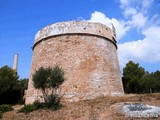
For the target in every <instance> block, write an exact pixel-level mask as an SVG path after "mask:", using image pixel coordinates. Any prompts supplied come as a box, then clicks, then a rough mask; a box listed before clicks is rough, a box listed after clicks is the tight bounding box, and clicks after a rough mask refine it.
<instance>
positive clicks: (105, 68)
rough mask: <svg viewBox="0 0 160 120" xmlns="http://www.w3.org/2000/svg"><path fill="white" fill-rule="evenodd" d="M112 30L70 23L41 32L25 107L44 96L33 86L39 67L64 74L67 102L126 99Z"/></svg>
mask: <svg viewBox="0 0 160 120" xmlns="http://www.w3.org/2000/svg"><path fill="white" fill-rule="evenodd" d="M112 28H113V29H110V28H108V27H106V26H105V25H103V24H100V23H91V22H85V21H69V22H60V23H55V24H52V25H48V26H46V27H44V28H43V29H41V30H40V31H38V33H37V34H36V36H35V41H34V45H33V56H32V68H31V73H30V79H29V84H28V90H27V93H26V104H29V103H33V102H34V101H35V100H41V99H42V94H41V92H40V91H39V90H36V89H35V88H34V86H33V82H32V75H33V74H34V73H35V71H36V70H38V68H40V67H48V66H50V67H52V66H55V65H56V64H57V65H58V66H59V67H61V68H62V69H63V70H64V72H65V82H64V83H63V84H62V86H61V93H63V94H64V95H63V99H64V100H65V101H67V102H72V101H78V100H85V99H93V98H95V97H97V96H102V95H113V96H115V95H123V94H124V91H123V86H122V81H121V76H120V69H119V63H118V58H117V45H116V34H115V29H114V27H112Z"/></svg>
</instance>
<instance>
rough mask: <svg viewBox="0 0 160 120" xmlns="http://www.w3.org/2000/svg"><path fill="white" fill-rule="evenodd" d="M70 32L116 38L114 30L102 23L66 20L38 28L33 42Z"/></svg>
mask: <svg viewBox="0 0 160 120" xmlns="http://www.w3.org/2000/svg"><path fill="white" fill-rule="evenodd" d="M70 33H74V34H76V33H81V34H91V35H92V34H93V35H98V36H102V37H106V38H108V39H110V40H112V39H114V40H115V39H116V35H115V34H113V33H114V31H113V30H112V29H110V28H109V27H107V26H106V25H104V24H101V23H98V22H87V21H67V22H57V23H54V24H50V25H47V26H46V27H44V28H42V29H41V30H39V31H38V32H37V33H36V35H35V39H34V44H35V43H36V42H38V41H40V40H42V39H44V38H47V37H51V36H57V35H61V34H62V35H63V34H70Z"/></svg>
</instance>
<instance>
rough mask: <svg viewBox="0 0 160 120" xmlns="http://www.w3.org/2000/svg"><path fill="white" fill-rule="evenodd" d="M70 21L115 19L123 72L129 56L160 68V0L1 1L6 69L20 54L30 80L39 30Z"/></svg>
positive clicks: (0, 39) (0, 48) (0, 60)
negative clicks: (35, 38) (35, 40)
mask: <svg viewBox="0 0 160 120" xmlns="http://www.w3.org/2000/svg"><path fill="white" fill-rule="evenodd" d="M70 20H85V21H91V22H100V23H102V24H105V25H107V26H108V27H110V26H111V24H112V23H113V24H114V26H115V28H116V32H117V42H118V51H117V52H118V56H119V62H120V67H121V71H122V68H123V67H124V66H125V64H126V63H127V62H128V61H129V60H133V61H134V62H138V63H139V64H140V66H142V67H144V68H145V70H147V71H149V72H154V71H156V70H160V0H0V67H2V66H4V65H8V66H10V67H12V66H13V58H14V54H15V53H18V54H19V66H18V74H19V75H20V78H28V77H29V71H30V67H31V59H32V50H31V47H32V45H33V41H34V36H35V34H36V32H37V31H38V30H40V29H41V28H43V27H45V26H46V25H48V24H52V23H55V22H61V21H70Z"/></svg>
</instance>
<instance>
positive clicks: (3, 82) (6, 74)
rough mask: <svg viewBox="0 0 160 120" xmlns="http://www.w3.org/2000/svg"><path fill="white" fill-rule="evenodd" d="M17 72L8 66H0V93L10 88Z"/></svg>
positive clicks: (14, 81)
mask: <svg viewBox="0 0 160 120" xmlns="http://www.w3.org/2000/svg"><path fill="white" fill-rule="evenodd" d="M18 78H19V77H18V76H17V73H16V72H15V71H14V70H12V68H10V67H8V66H3V67H2V68H0V94H3V93H4V92H6V91H8V90H11V89H12V88H13V87H14V86H15V85H16V82H17V80H18Z"/></svg>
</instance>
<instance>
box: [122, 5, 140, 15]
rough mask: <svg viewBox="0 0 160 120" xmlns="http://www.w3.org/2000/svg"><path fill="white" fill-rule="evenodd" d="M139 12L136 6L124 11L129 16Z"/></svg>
mask: <svg viewBox="0 0 160 120" xmlns="http://www.w3.org/2000/svg"><path fill="white" fill-rule="evenodd" d="M136 13H137V10H136V9H135V8H132V7H130V8H126V10H125V11H124V16H125V17H128V16H130V15H135V14H136Z"/></svg>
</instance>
